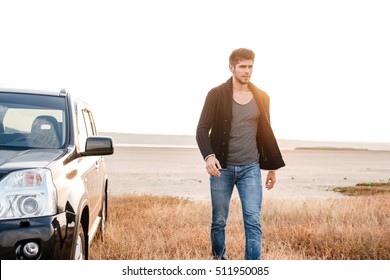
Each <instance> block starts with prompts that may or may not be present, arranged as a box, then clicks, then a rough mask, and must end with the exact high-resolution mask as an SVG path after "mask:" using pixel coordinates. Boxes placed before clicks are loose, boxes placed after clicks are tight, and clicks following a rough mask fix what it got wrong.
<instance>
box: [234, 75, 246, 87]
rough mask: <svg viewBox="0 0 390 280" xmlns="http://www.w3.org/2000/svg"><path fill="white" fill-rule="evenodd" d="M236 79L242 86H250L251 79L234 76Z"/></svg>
mask: <svg viewBox="0 0 390 280" xmlns="http://www.w3.org/2000/svg"><path fill="white" fill-rule="evenodd" d="M234 78H235V79H236V81H237V82H239V83H240V84H241V85H247V84H249V81H250V77H249V78H247V77H245V78H242V77H239V76H237V75H234Z"/></svg>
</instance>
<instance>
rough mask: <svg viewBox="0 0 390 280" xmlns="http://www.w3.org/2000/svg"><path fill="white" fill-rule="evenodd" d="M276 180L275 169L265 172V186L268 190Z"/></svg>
mask: <svg viewBox="0 0 390 280" xmlns="http://www.w3.org/2000/svg"><path fill="white" fill-rule="evenodd" d="M275 182H276V173H275V171H269V172H268V174H267V181H266V182H265V188H266V189H267V190H270V189H272V188H273V187H274V185H275Z"/></svg>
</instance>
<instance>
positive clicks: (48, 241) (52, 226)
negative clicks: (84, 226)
mask: <svg viewBox="0 0 390 280" xmlns="http://www.w3.org/2000/svg"><path fill="white" fill-rule="evenodd" d="M75 221H76V217H75V215H74V214H73V213H70V212H64V213H61V214H58V215H55V216H48V217H37V218H27V219H14V220H0V259H2V260H21V259H44V260H49V259H70V258H71V256H72V250H73V240H74V235H75V231H76V226H75ZM31 243H33V244H36V245H37V246H38V248H39V249H38V252H37V253H36V254H34V255H33V256H31V255H28V254H25V253H24V250H23V248H24V246H26V244H31Z"/></svg>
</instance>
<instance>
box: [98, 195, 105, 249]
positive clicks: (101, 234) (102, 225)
mask: <svg viewBox="0 0 390 280" xmlns="http://www.w3.org/2000/svg"><path fill="white" fill-rule="evenodd" d="M100 217H101V220H100V226H99V232H98V236H99V238H100V240H101V241H102V242H103V241H104V236H105V234H106V222H107V194H105V195H104V197H103V199H102V210H101V212H100Z"/></svg>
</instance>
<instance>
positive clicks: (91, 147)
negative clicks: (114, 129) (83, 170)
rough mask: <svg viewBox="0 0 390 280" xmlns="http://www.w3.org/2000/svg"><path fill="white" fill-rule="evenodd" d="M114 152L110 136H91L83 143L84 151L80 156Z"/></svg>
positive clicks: (102, 154)
mask: <svg viewBox="0 0 390 280" xmlns="http://www.w3.org/2000/svg"><path fill="white" fill-rule="evenodd" d="M113 153H114V141H113V139H112V138H111V137H105V136H91V137H88V138H87V141H86V143H85V152H83V153H81V155H82V156H104V155H112V154H113Z"/></svg>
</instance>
